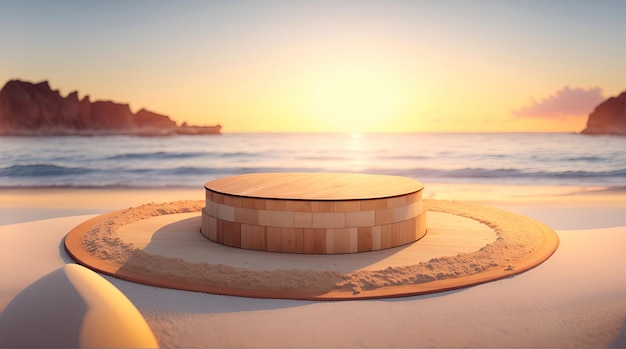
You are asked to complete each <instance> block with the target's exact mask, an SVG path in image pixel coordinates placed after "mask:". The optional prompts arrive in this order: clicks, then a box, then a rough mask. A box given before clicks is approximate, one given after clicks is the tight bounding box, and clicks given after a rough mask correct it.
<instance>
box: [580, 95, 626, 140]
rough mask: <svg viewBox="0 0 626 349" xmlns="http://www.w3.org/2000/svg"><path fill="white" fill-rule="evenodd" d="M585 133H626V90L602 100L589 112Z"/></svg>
mask: <svg viewBox="0 0 626 349" xmlns="http://www.w3.org/2000/svg"><path fill="white" fill-rule="evenodd" d="M582 133H584V134H608V135H626V92H622V94H620V95H619V96H617V97H611V98H609V99H607V100H606V101H604V102H602V103H601V104H600V105H598V106H597V107H596V109H595V110H594V111H593V112H592V113H591V114H589V119H588V120H587V128H585V129H584V130H583V131H582Z"/></svg>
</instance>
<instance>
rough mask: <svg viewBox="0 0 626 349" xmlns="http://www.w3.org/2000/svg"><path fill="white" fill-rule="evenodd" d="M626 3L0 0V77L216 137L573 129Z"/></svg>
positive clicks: (608, 58) (608, 72) (622, 35)
mask: <svg viewBox="0 0 626 349" xmlns="http://www.w3.org/2000/svg"><path fill="white" fill-rule="evenodd" d="M625 18H626V1H618V0H615V1H602V0H596V1H575V0H565V1H557V0H552V1H530V0H523V1H522V0H520V1H507V0H504V1H502V0H500V1H472V0H463V1H445V0H444V1H262V0H251V1H205V0H201V1H1V2H0V84H4V82H6V81H8V80H10V79H21V80H26V81H31V82H40V81H42V80H48V81H50V85H51V87H52V88H54V89H59V90H60V91H61V94H62V95H64V96H65V95H67V94H68V93H70V92H71V91H73V90H78V91H79V92H80V97H82V96H84V95H86V94H88V95H90V97H91V100H92V101H93V100H97V99H108V100H114V101H117V102H123V103H129V104H130V106H131V109H132V110H133V111H137V110H139V109H140V108H147V109H149V110H152V111H155V112H158V113H162V114H166V115H168V116H170V117H171V118H172V119H174V120H177V121H178V122H183V121H187V122H189V123H192V124H206V125H210V124H216V123H220V124H222V125H223V131H224V132H433V131H436V132H475V131H488V132H491V131H504V132H508V131H516V132H517V131H519V132H526V131H530V132H553V131H559V132H560V131H564V132H577V131H580V130H581V129H583V128H584V126H585V123H586V119H587V115H588V114H589V112H591V111H592V110H593V108H594V107H595V106H596V105H597V104H598V103H600V102H601V101H602V100H604V99H605V98H608V97H610V96H616V95H618V94H619V93H621V92H623V91H624V90H626V69H625V68H624V64H625V62H626V44H625V43H626V25H624V23H625V22H624V19H625Z"/></svg>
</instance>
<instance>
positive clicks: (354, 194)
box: [201, 173, 426, 254]
mask: <svg viewBox="0 0 626 349" xmlns="http://www.w3.org/2000/svg"><path fill="white" fill-rule="evenodd" d="M204 187H205V189H206V206H205V208H204V209H203V210H202V229H201V231H202V235H204V236H205V237H206V238H208V239H209V240H211V241H215V242H217V243H220V244H224V245H227V246H231V247H238V248H244V249H250V250H259V251H271V252H288V253H306V254H308V253H310V254H339V253H355V252H367V251H376V250H381V249H386V248H392V247H397V246H401V245H404V244H408V243H410V242H413V241H417V240H418V239H420V238H421V237H423V236H424V234H426V214H425V212H424V210H423V205H422V189H424V185H423V184H422V183H420V182H419V181H416V180H414V179H411V178H407V177H399V176H383V175H371V174H356V173H253V174H244V175H238V176H231V177H224V178H219V179H215V180H212V181H209V182H207V183H206V184H205V185H204Z"/></svg>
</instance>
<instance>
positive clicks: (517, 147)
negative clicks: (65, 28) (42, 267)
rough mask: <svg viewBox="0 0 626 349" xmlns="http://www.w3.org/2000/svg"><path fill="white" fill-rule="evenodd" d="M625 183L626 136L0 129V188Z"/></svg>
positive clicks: (618, 184)
mask: <svg viewBox="0 0 626 349" xmlns="http://www.w3.org/2000/svg"><path fill="white" fill-rule="evenodd" d="M320 171H332V172H349V173H373V174H388V175H400V176H407V177H411V178H415V179H418V180H420V181H422V182H424V183H429V182H436V183H481V184H482V183H484V184H514V185H515V184H519V185H575V186H608V187H622V186H626V137H619V136H591V135H580V134H565V133H501V134H494V133H449V134H444V133H411V134H284V133H276V134H272V133H246V134H243V133H240V134H238V133H228V134H224V135H219V136H169V137H137V136H103V137H0V187H50V186H61V187H198V186H202V185H203V184H204V182H206V181H208V180H211V179H215V178H219V177H224V176H230V175H236V174H243V173H256V172H320Z"/></svg>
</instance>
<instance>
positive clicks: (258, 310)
mask: <svg viewBox="0 0 626 349" xmlns="http://www.w3.org/2000/svg"><path fill="white" fill-rule="evenodd" d="M78 194H79V193H75V194H72V195H74V197H78V196H79V195H78ZM17 195H18V197H20V198H22V199H24V196H20V195H19V194H17ZM45 195H47V194H46V193H45V191H44V192H43V193H42V192H39V193H38V194H37V195H33V198H41V197H42V196H43V197H45ZM48 195H52V196H53V197H56V198H57V199H59V198H62V197H60V196H59V193H58V192H57V193H53V194H48ZM106 195H107V196H111V197H115V196H116V197H117V198H119V201H120V202H123V203H122V204H120V206H119V207H117V208H116V209H120V208H124V207H128V206H133V205H135V203H128V204H127V203H126V202H127V201H126V198H127V196H126V194H125V193H124V192H107V194H106ZM200 195H201V194H200ZM1 196H2V195H1V194H0V199H1V198H2V197H1ZM599 197H600V196H593V200H591V199H590V198H585V197H583V196H581V195H578V196H575V198H576V199H577V200H575V202H576V204H572V200H563V201H561V202H560V203H559V202H558V201H556V200H555V201H550V202H545V201H535V202H529V201H523V202H501V203H500V204H501V205H502V206H506V205H513V206H515V207H517V208H518V209H520V210H521V209H523V210H525V212H522V213H524V214H526V215H527V216H529V217H532V218H537V217H538V216H546V217H550V218H551V219H553V220H554V221H555V222H552V223H550V222H545V221H544V223H548V224H549V225H551V226H552V227H553V228H555V229H557V233H558V234H559V237H560V239H561V242H560V246H559V249H558V250H557V251H556V253H555V254H554V255H553V256H552V257H551V258H550V259H549V260H548V261H546V262H544V263H543V264H541V265H540V266H539V267H537V268H535V269H532V270H530V271H528V272H526V273H523V274H521V275H518V276H515V277H512V278H508V279H503V280H499V281H495V282H491V283H487V284H483V285H479V286H475V287H470V288H466V289H462V290H458V291H452V292H445V293H439V294H433V295H427V296H418V297H408V298H398V299H389V300H377V301H350V302H306V301H286V300H260V299H247V298H238V297H227V296H214V295H207V294H200V293H192V292H185V291H175V290H167V289H160V288H154V287H149V286H144V285H139V284H134V283H130V282H125V281H121V280H116V279H113V278H107V279H109V280H110V281H111V282H112V283H113V284H114V285H115V286H117V287H118V288H119V289H120V290H121V291H122V292H123V293H124V294H125V295H126V296H127V297H128V298H129V299H130V300H131V301H132V302H133V303H134V304H135V306H136V307H137V308H138V309H139V311H140V312H141V313H142V314H143V316H144V317H145V318H146V320H147V321H148V323H149V324H150V326H151V327H152V329H153V331H154V332H155V334H156V336H157V339H158V340H159V342H160V344H161V345H162V346H166V347H194V346H196V347H198V346H200V347H434V346H444V347H468V346H471V347H476V346H478V347H491V346H496V347H530V346H535V347H536V346H539V347H605V346H607V345H609V344H611V342H612V341H614V340H616V339H620V340H621V341H620V342H615V343H613V345H614V346H618V347H619V346H621V347H624V346H626V341H625V338H624V337H625V336H624V332H625V331H626V330H622V333H621V337H620V328H621V327H622V325H623V324H624V320H625V318H626V273H624V272H623V270H622V269H623V266H624V265H626V254H624V253H623V248H624V246H626V200H624V196H623V195H620V197H621V199H619V200H615V198H616V196H615V194H611V195H610V197H609V198H608V199H607V200H604V201H602V200H599V199H598V198H599ZM168 199H169V198H167V199H164V200H163V201H169V200H168ZM568 199H569V198H568ZM134 200H135V201H136V199H134ZM620 200H621V201H620ZM26 201H27V200H26ZM26 201H25V204H24V207H16V206H17V205H15V206H11V205H6V207H12V210H14V211H11V212H15V210H19V209H20V208H22V209H23V210H24V211H28V208H27V207H39V208H42V209H45V208H46V207H55V206H45V205H43V207H42V206H35V205H33V206H28V203H27V202H26ZM52 201H54V200H52ZM0 202H5V203H6V201H2V200H0ZM65 202H66V203H67V201H65ZM90 202H91V205H92V206H89V205H85V204H84V203H81V202H78V201H76V202H74V206H73V208H74V209H75V210H76V211H75V212H78V213H80V212H82V211H81V210H83V209H92V208H93V209H102V208H98V207H95V206H97V205H96V204H95V203H94V202H93V201H90ZM144 202H148V201H144ZM620 202H621V203H622V204H621V205H620ZM493 203H494V202H492V204H493ZM495 204H496V205H497V204H498V203H497V202H495ZM68 206H72V205H70V204H68ZM56 207H58V206H56ZM606 207H610V208H612V209H613V210H614V211H612V215H611V218H612V220H611V221H610V222H609V223H607V222H605V221H604V219H603V217H605V218H606V217H607V215H606V214H605V213H604V211H603V210H604V209H605V208H606ZM67 208H68V209H72V207H67ZM550 210H552V211H550ZM4 212H5V211H3V208H2V207H0V215H4V214H5V213H4ZM581 212H584V213H585V214H586V216H585V217H586V219H585V220H584V223H585V230H563V227H565V226H567V225H568V224H570V221H571V220H572V219H574V220H576V219H579V218H578V216H579V215H580V214H581ZM613 214H615V215H617V216H616V217H614V216H613ZM87 218H88V216H71V217H64V218H55V219H48V220H41V221H35V222H28V223H21V224H13V225H4V226H0V248H1V249H2V251H1V253H0V280H2V283H0V311H2V310H3V309H4V308H5V307H6V304H8V302H10V301H11V300H12V299H13V297H15V295H17V294H18V293H19V292H20V291H21V290H23V289H24V288H25V287H27V286H28V285H29V284H30V283H32V282H34V281H36V280H37V279H39V278H40V277H41V276H43V275H45V274H46V273H48V272H50V271H52V270H54V269H56V268H58V267H60V266H62V265H63V264H65V263H68V262H69V261H70V260H69V258H68V257H67V255H66V254H65V252H64V251H63V250H62V247H61V246H62V245H61V242H62V238H63V236H64V235H65V234H66V233H67V231H69V230H70V229H71V228H72V227H73V226H75V225H77V224H78V223H80V222H83V221H84V220H86V219H87ZM607 225H608V226H614V227H612V228H603V229H597V228H598V227H606V226H607Z"/></svg>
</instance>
